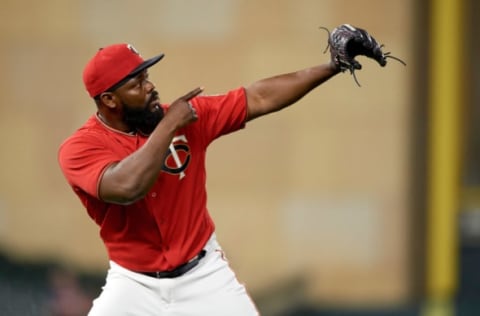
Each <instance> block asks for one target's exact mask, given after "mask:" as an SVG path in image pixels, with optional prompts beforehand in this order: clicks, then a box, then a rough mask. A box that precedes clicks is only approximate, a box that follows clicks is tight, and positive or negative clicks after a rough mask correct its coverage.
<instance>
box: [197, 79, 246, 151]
mask: <svg viewBox="0 0 480 316" xmlns="http://www.w3.org/2000/svg"><path fill="white" fill-rule="evenodd" d="M192 104H193V106H194V108H195V110H196V112H197V115H198V122H199V123H200V125H201V127H202V132H203V134H204V137H205V140H206V142H207V144H208V143H210V142H212V141H213V140H215V139H216V138H218V137H220V136H222V135H225V134H228V133H231V132H234V131H236V130H239V129H242V128H244V127H245V122H246V118H247V97H246V94H245V89H244V88H243V87H241V88H238V89H235V90H232V91H229V92H228V93H226V94H222V95H207V96H199V97H196V98H194V99H192Z"/></svg>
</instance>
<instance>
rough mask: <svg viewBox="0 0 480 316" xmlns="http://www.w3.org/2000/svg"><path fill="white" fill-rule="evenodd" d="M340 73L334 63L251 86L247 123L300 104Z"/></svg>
mask: <svg viewBox="0 0 480 316" xmlns="http://www.w3.org/2000/svg"><path fill="white" fill-rule="evenodd" d="M339 71H340V70H339V69H338V67H337V66H336V65H335V64H334V63H326V64H322V65H319V66H315V67H311V68H306V69H303V70H299V71H296V72H292V73H287V74H282V75H278V76H274V77H270V78H266V79H262V80H259V81H256V82H254V83H252V84H251V85H249V86H247V87H246V88H245V91H246V95H247V111H248V114H247V121H250V120H253V119H255V118H257V117H259V116H262V115H265V114H268V113H272V112H276V111H279V110H281V109H283V108H285V107H287V106H289V105H291V104H293V103H295V102H297V101H298V100H300V99H301V98H302V97H303V96H305V95H306V94H307V93H309V92H310V91H312V90H313V89H314V88H316V87H318V86H319V85H321V84H322V83H324V82H325V81H327V80H328V79H330V78H332V77H333V76H334V75H336V74H337V73H339Z"/></svg>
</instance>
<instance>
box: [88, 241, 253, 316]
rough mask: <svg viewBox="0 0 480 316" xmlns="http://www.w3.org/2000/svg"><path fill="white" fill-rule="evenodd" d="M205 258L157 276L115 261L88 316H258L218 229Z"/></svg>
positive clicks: (111, 263) (207, 248)
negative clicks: (183, 269) (175, 274)
mask: <svg viewBox="0 0 480 316" xmlns="http://www.w3.org/2000/svg"><path fill="white" fill-rule="evenodd" d="M205 250H206V251H207V253H206V255H205V257H204V258H202V259H201V260H200V262H199V264H198V265H197V266H196V267H194V268H193V269H192V270H190V271H188V272H187V273H185V274H184V275H182V276H179V277H177V278H173V279H156V278H153V277H149V276H146V275H143V274H140V273H136V272H133V271H130V270H128V269H125V268H123V267H121V266H119V265H118V264H116V263H115V262H113V261H110V269H109V271H108V274H107V279H106V283H105V286H104V287H103V290H102V293H101V294H100V296H99V297H98V298H97V299H95V300H94V301H93V307H92V309H91V310H90V313H89V314H88V315H89V316H109V315H115V316H127V315H128V316H137V315H138V316H197V315H198V316H207V315H208V316H227V315H228V316H254V315H255V316H258V315H259V313H258V311H257V310H256V307H255V304H254V303H253V302H252V300H251V299H250V297H249V296H248V293H247V291H246V289H245V286H244V285H243V284H241V283H239V282H238V280H237V278H236V276H235V274H234V272H233V271H232V269H231V268H230V266H229V265H228V262H227V261H226V259H225V256H224V253H223V251H222V249H221V247H220V245H219V244H218V242H217V240H216V237H215V234H213V235H212V237H211V238H210V240H209V241H208V243H207V244H206V246H205Z"/></svg>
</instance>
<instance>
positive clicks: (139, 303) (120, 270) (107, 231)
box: [58, 27, 384, 316]
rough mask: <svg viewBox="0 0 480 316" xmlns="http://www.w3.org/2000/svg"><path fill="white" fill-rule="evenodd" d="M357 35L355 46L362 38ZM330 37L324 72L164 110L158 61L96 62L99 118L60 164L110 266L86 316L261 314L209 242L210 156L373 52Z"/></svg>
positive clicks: (131, 51) (90, 82) (120, 48)
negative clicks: (217, 145)
mask: <svg viewBox="0 0 480 316" xmlns="http://www.w3.org/2000/svg"><path fill="white" fill-rule="evenodd" d="M352 29H353V30H351V31H350V34H349V36H351V37H352V38H354V35H357V37H358V34H360V33H358V32H360V31H363V30H360V29H358V30H357V29H355V28H353V27H352ZM354 30H355V31H356V32H357V33H355V32H354ZM363 32H365V31H363ZM335 34H337V33H336V31H335V30H334V31H333V32H332V34H331V35H330V36H329V43H330V46H331V48H330V50H331V53H332V54H331V55H332V59H331V60H330V61H329V62H327V63H324V64H321V65H318V66H314V67H311V68H308V69H304V70H300V71H297V72H293V73H288V74H282V75H278V76H275V77H271V78H267V79H263V80H259V81H256V82H254V83H253V84H251V85H248V86H245V87H239V88H236V89H233V90H231V91H228V92H227V93H225V94H223V95H216V96H204V95H202V91H203V88H201V87H198V88H195V89H193V90H191V91H189V92H188V93H186V94H185V95H184V96H182V97H180V98H178V99H177V100H175V101H174V102H172V103H171V104H170V105H167V104H163V103H161V102H160V99H159V94H158V92H157V89H156V87H155V85H154V84H153V83H152V81H151V80H150V78H149V75H148V68H149V67H151V66H153V65H154V64H156V63H157V62H159V61H160V60H161V59H162V58H163V56H164V55H163V54H160V55H158V56H155V57H153V58H150V59H146V60H145V59H143V58H142V57H141V56H140V55H139V53H138V51H137V50H136V49H135V48H134V47H133V46H131V45H129V44H114V45H109V46H106V47H104V48H102V49H100V50H99V51H98V52H97V53H96V54H95V55H94V56H93V57H92V58H91V60H90V61H89V62H88V63H87V64H86V66H85V69H84V72H83V81H84V84H85V88H86V90H87V92H88V93H89V95H90V96H91V97H92V99H93V101H94V102H95V104H96V108H97V109H96V113H95V114H93V115H92V116H91V117H90V118H89V119H88V120H87V121H86V123H85V124H84V125H83V126H81V127H80V128H79V129H78V130H77V131H75V132H74V133H73V135H71V136H70V137H69V138H68V139H66V140H65V141H64V142H63V143H62V145H61V146H60V149H59V155H58V159H59V164H60V167H61V169H62V171H63V173H64V175H65V177H66V179H67V181H68V183H69V184H70V186H71V187H72V189H73V191H74V192H75V194H76V195H77V196H78V197H79V199H80V201H81V202H82V204H83V205H84V207H85V208H86V210H87V212H88V215H89V216H90V217H91V218H92V220H94V221H95V223H97V224H98V226H99V229H100V236H101V238H102V240H103V242H104V244H105V247H106V250H107V252H108V257H109V263H110V267H109V270H108V274H107V277H106V283H105V286H104V287H103V290H102V292H101V294H100V295H99V297H98V298H96V299H95V300H94V302H93V306H92V308H91V310H90V313H89V315H91V316H97V315H102V316H104V315H115V316H121V315H142V316H145V315H147V316H148V315H152V316H153V315H155V316H159V315H162V316H163V315H168V316H173V315H185V316H188V315H192V316H194V315H199V316H206V315H208V316H225V315H229V316H235V315H238V316H248V315H258V314H259V313H258V311H257V309H256V307H255V304H254V303H253V302H252V300H251V299H250V297H249V295H248V293H247V291H246V289H245V287H244V285H243V284H241V283H240V282H239V281H238V280H237V278H236V277H235V274H234V272H233V271H232V270H231V269H230V267H229V265H228V262H227V261H226V259H225V256H224V255H223V251H222V248H221V247H220V245H219V243H218V242H217V239H216V236H215V225H214V223H213V221H212V218H211V217H210V215H209V213H208V210H207V195H206V189H205V183H206V171H205V154H206V149H207V147H208V145H209V144H210V143H211V142H212V141H213V140H215V139H216V138H218V137H220V136H223V135H226V134H228V133H231V132H234V131H237V130H239V129H242V128H244V127H245V125H246V123H247V122H249V121H251V120H253V119H255V118H258V117H260V116H263V115H265V114H268V113H272V112H275V111H279V110H281V109H283V108H285V107H287V106H289V105H291V104H293V103H295V102H296V101H298V100H299V99H300V98H302V97H303V96H304V95H306V94H307V93H308V92H310V91H311V90H312V89H314V88H315V87H317V86H319V85H321V84H322V83H323V82H325V81H327V80H329V79H330V78H332V77H333V76H335V75H336V74H338V73H339V72H341V71H343V70H345V69H349V68H345V67H344V66H345V65H346V64H347V63H351V62H352V60H354V59H353V58H354V57H355V56H356V55H368V54H367V53H369V52H370V51H371V50H372V49H373V48H371V49H368V51H360V52H355V53H352V52H351V51H349V50H345V51H344V52H343V53H338V52H335V50H337V51H339V48H341V47H340V46H338V45H337V44H336V42H335V41H334V38H333V35H335ZM362 34H363V33H362ZM362 34H361V35H362ZM365 34H366V33H365ZM365 34H363V35H365ZM344 36H347V35H344ZM344 40H345V39H344ZM345 42H347V41H346V40H345ZM365 47H366V46H365ZM380 54H381V52H380ZM372 56H373V55H371V56H369V57H372ZM379 56H381V57H384V56H383V54H381V55H379ZM372 58H374V57H372Z"/></svg>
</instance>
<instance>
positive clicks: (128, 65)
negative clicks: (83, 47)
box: [83, 43, 165, 98]
mask: <svg viewBox="0 0 480 316" xmlns="http://www.w3.org/2000/svg"><path fill="white" fill-rule="evenodd" d="M163 56H165V55H164V54H160V55H157V56H155V57H152V58H150V59H147V60H144V59H143V58H142V56H140V54H139V53H138V51H137V50H136V49H135V48H134V47H133V46H132V45H130V44H126V43H122V44H114V45H110V46H106V47H103V48H100V49H99V50H98V52H97V53H96V54H95V56H93V58H92V59H90V61H89V62H88V63H87V65H86V66H85V69H84V70H83V83H84V84H85V88H86V89H87V92H88V94H89V95H90V96H91V97H92V98H93V97H96V96H98V95H100V94H101V93H103V92H105V91H108V90H113V89H112V88H113V87H119V86H120V85H121V84H123V83H125V82H126V81H127V80H128V79H130V78H132V77H135V76H136V75H138V74H139V73H140V72H142V71H143V70H145V69H147V68H148V67H150V66H153V65H155V64H156V63H157V62H159V61H160V59H162V58H163Z"/></svg>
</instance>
